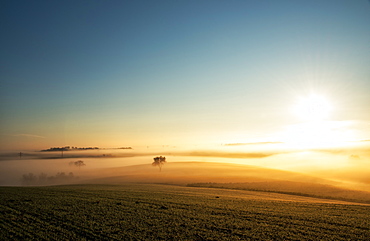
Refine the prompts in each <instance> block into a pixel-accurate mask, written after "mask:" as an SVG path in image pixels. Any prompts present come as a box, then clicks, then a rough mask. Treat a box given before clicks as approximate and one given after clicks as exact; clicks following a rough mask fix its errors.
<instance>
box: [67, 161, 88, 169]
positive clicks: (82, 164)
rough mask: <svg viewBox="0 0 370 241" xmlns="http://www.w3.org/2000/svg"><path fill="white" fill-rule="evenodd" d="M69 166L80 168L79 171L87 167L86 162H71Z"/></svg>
mask: <svg viewBox="0 0 370 241" xmlns="http://www.w3.org/2000/svg"><path fill="white" fill-rule="evenodd" d="M69 165H75V166H76V167H78V169H81V167H82V166H86V164H85V163H84V161H81V160H78V161H75V162H70V163H69Z"/></svg>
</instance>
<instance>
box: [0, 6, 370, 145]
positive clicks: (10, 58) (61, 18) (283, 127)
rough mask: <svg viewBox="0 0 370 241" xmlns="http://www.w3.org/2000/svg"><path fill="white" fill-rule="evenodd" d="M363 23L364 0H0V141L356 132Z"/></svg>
mask: <svg viewBox="0 0 370 241" xmlns="http://www.w3.org/2000/svg"><path fill="white" fill-rule="evenodd" d="M369 26H370V4H369V1H367V0H353V1H348V0H343V1H341V0H333V1H329V0H328V1H321V0H320V1H319V0H318V1H314V0H313V1H299V0H298V1H275V0H271V1H259V0H258V1H257V0H256V1H247V0H243V1H217V0H212V1H211V0H209V1H208V0H202V1H199V0H197V1H170V0H168V1H94V0H88V1H87V0H86V1H84V0H81V1H7V0H5V1H1V3H0V31H1V32H0V34H1V38H0V53H1V58H0V144H1V145H0V148H1V149H5V150H7V149H12V150H22V149H42V148H48V147H51V146H64V145H72V146H102V147H119V146H131V145H144V146H146V145H181V144H198V143H199V144H204V143H209V144H222V143H248V142H274V141H275V142H291V143H295V144H296V145H301V146H310V145H312V143H316V144H317V143H319V145H322V146H325V145H329V146H330V144H331V142H333V141H334V140H336V141H338V140H343V141H359V140H368V139H370V94H369V91H370V68H369V63H370V28H369ZM310 96H319V97H318V98H324V99H325V101H327V103H329V104H327V105H328V106H329V105H330V111H329V107H324V108H327V109H323V110H322V109H316V110H315V113H317V112H320V113H321V114H322V116H319V117H314V118H302V116H303V117H304V116H310V114H307V112H305V110H302V108H303V109H304V108H307V106H310V105H312V104H310V103H308V102H307V101H306V102H304V101H303V103H305V104H299V103H301V102H302V99H309V98H313V97H310ZM315 98H316V97H315ZM325 103H326V102H325ZM297 105H301V107H298V108H301V109H300V110H298V111H297V110H296V111H295V112H296V113H297V112H298V113H300V114H298V115H296V114H294V113H293V112H294V111H292V109H294V108H296V106H297ZM314 105H315V104H314ZM325 105H326V104H325ZM308 108H311V107H308ZM313 108H316V107H313ZM320 108H321V107H320ZM329 112H330V113H329ZM311 114H312V113H311ZM324 117H325V118H324ZM316 140H320V141H319V142H316ZM297 143H298V144H297ZM320 143H321V144H320Z"/></svg>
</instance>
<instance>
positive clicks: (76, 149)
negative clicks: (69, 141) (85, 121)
mask: <svg viewBox="0 0 370 241" xmlns="http://www.w3.org/2000/svg"><path fill="white" fill-rule="evenodd" d="M78 150H99V147H76V146H72V147H71V146H64V147H51V148H49V149H45V150H41V151H78Z"/></svg>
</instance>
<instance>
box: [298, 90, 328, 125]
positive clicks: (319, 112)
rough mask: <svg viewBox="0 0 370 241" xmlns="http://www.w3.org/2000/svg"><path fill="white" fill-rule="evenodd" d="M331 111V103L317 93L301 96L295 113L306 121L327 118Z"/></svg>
mask: <svg viewBox="0 0 370 241" xmlns="http://www.w3.org/2000/svg"><path fill="white" fill-rule="evenodd" d="M330 112H331V105H330V103H329V102H328V101H327V100H326V99H325V98H324V97H323V96H320V95H316V94H312V95H310V96H308V97H305V98H301V99H300V100H299V101H298V103H297V104H296V106H295V108H294V113H295V114H296V115H297V116H298V117H299V118H301V119H302V120H304V121H322V120H325V119H327V118H328V117H329V114H330Z"/></svg>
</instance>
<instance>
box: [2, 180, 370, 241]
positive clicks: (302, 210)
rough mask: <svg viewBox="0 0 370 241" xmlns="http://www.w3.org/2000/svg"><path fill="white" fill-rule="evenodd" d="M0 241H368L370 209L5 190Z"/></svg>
mask: <svg viewBox="0 0 370 241" xmlns="http://www.w3.org/2000/svg"><path fill="white" fill-rule="evenodd" d="M0 197H1V198H0V214H1V219H0V230H1V232H0V240H31V239H37V240H40V239H41V240H42V239H45V240H366V239H368V237H369V236H370V206H367V205H360V204H358V205H355V204H349V203H348V204H344V203H339V202H338V203H335V202H332V203H329V202H327V201H325V200H319V199H317V200H316V199H315V200H314V201H313V199H312V198H311V199H310V198H308V197H294V196H289V195H284V194H277V193H267V192H253V191H245V190H227V189H214V188H200V187H183V186H175V185H158V184H123V185H68V186H51V187H0Z"/></svg>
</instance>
